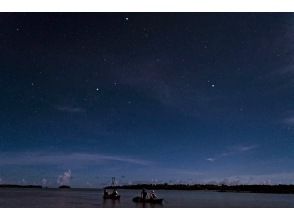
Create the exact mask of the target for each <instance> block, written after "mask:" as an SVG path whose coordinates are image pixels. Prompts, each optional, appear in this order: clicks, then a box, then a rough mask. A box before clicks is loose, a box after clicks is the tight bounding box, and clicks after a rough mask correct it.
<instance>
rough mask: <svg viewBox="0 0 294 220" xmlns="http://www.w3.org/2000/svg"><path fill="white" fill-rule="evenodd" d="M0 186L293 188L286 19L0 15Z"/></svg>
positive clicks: (289, 24) (290, 19) (292, 19)
mask: <svg viewBox="0 0 294 220" xmlns="http://www.w3.org/2000/svg"><path fill="white" fill-rule="evenodd" d="M0 27H1V28H0V71H1V72H0V85H1V93H0V106H1V112H0V113H1V114H0V119H1V124H0V150H1V153H0V178H1V181H2V182H3V183H30V184H40V183H41V182H43V184H46V185H49V186H56V185H57V184H62V183H66V184H71V185H73V186H82V187H97V186H101V185H105V184H109V183H110V181H111V177H112V176H116V177H117V179H118V181H119V183H136V182H140V181H143V182H152V181H153V182H171V183H177V182H186V183H191V182H193V183H194V182H215V181H216V182H223V181H224V182H226V183H238V182H242V183H294V170H293V167H294V158H293V156H294V148H293V147H294V146H293V143H294V130H293V129H294V100H293V99H294V46H293V45H294V44H293V43H294V40H293V39H294V38H293V37H294V14H293V13H92V14H91V13H63V14H62V13H1V14H0Z"/></svg>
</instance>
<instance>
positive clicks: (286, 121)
mask: <svg viewBox="0 0 294 220" xmlns="http://www.w3.org/2000/svg"><path fill="white" fill-rule="evenodd" d="M283 123H284V124H287V125H294V116H291V117H288V118H285V119H284V120H283Z"/></svg>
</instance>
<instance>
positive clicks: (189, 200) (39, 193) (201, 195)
mask: <svg viewBox="0 0 294 220" xmlns="http://www.w3.org/2000/svg"><path fill="white" fill-rule="evenodd" d="M119 193H120V195H121V199H120V200H119V201H112V200H104V199H103V198H102V195H103V191H102V190H100V189H63V190H60V189H22V188H19V189H12V188H9V189H8V188H7V189H4V188H2V189H0V207H2V208H288V207H292V208H293V207H294V194H268V193H267V194H264V193H245V192H214V191H179V190H157V191H156V194H157V195H158V196H159V197H161V198H164V203H163V204H162V205H159V204H138V203H134V202H133V201H132V198H133V197H136V196H138V195H139V194H140V190H125V189H121V190H119Z"/></svg>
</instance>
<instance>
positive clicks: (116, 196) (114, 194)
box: [103, 177, 120, 200]
mask: <svg viewBox="0 0 294 220" xmlns="http://www.w3.org/2000/svg"><path fill="white" fill-rule="evenodd" d="M115 185H116V181H115V177H112V184H111V186H112V187H115ZM103 199H112V200H119V199H120V195H119V194H118V192H117V190H116V188H114V190H113V192H112V193H109V192H107V191H106V188H105V189H104V194H103Z"/></svg>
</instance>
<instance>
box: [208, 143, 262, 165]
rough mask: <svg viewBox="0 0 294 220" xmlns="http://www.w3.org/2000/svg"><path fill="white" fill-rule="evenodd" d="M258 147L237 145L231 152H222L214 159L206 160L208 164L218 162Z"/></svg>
mask: <svg viewBox="0 0 294 220" xmlns="http://www.w3.org/2000/svg"><path fill="white" fill-rule="evenodd" d="M258 147H259V146H258V145H237V146H235V147H233V150H231V151H228V152H223V153H221V154H219V155H217V156H215V157H209V158H206V160H207V161H209V162H215V161H216V160H219V159H221V158H224V157H229V156H233V155H237V154H242V153H245V152H248V151H251V150H254V149H256V148H258Z"/></svg>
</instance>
